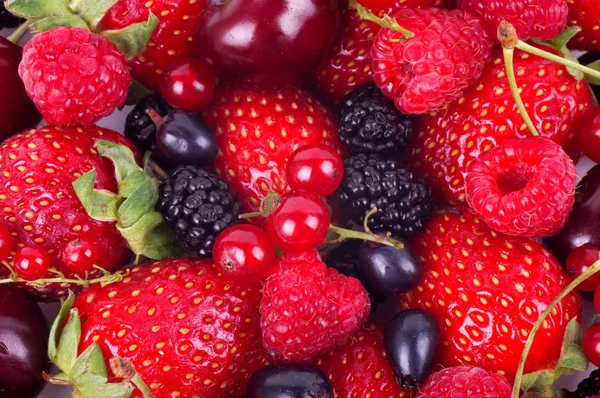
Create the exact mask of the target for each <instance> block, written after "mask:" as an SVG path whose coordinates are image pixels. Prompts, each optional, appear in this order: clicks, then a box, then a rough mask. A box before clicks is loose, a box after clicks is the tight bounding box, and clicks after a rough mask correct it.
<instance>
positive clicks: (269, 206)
mask: <svg viewBox="0 0 600 398" xmlns="http://www.w3.org/2000/svg"><path fill="white" fill-rule="evenodd" d="M278 201H279V194H278V193H277V192H274V191H269V193H268V194H267V196H265V197H264V199H263V200H262V201H261V202H260V213H261V214H262V215H263V216H264V217H267V216H268V215H269V214H271V212H272V211H273V209H274V208H275V206H276V205H277V202H278Z"/></svg>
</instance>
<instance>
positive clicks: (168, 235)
mask: <svg viewBox="0 0 600 398" xmlns="http://www.w3.org/2000/svg"><path fill="white" fill-rule="evenodd" d="M182 252H183V250H182V248H180V247H179V246H178V243H177V241H176V239H175V235H174V234H173V230H172V229H171V228H169V227H168V226H167V225H166V224H164V223H163V224H161V225H159V226H158V227H156V228H154V229H153V230H152V231H150V233H149V234H148V237H147V244H146V249H145V250H144V256H146V257H148V258H151V259H153V260H162V259H164V258H168V257H176V256H178V255H179V254H181V253H182Z"/></svg>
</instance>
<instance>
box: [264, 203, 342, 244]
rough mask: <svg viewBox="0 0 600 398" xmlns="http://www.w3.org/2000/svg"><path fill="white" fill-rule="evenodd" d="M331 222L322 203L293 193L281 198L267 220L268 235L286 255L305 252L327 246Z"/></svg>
mask: <svg viewBox="0 0 600 398" xmlns="http://www.w3.org/2000/svg"><path fill="white" fill-rule="evenodd" d="M330 222H331V220H330V218H329V212H328V211H327V206H325V203H323V201H322V200H321V199H319V198H318V197H316V196H314V195H311V194H309V193H304V192H290V193H286V194H283V195H281V197H280V198H279V201H278V203H277V207H276V208H275V210H273V211H272V212H271V214H269V217H267V233H268V234H269V236H270V237H271V240H272V241H273V243H274V244H275V246H276V247H278V248H279V249H281V250H283V251H284V252H290V251H305V250H310V249H313V248H315V247H317V246H319V245H320V244H322V243H324V242H325V238H326V237H327V231H328V230H329V224H330Z"/></svg>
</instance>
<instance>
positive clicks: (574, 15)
mask: <svg viewBox="0 0 600 398" xmlns="http://www.w3.org/2000/svg"><path fill="white" fill-rule="evenodd" d="M567 3H568V5H569V18H568V21H567V23H568V24H569V25H570V26H579V27H580V28H581V32H579V33H578V34H577V35H576V36H575V37H574V38H573V40H572V41H571V42H570V43H569V47H570V48H574V49H578V50H600V13H598V7H600V1H598V0H568V1H567Z"/></svg>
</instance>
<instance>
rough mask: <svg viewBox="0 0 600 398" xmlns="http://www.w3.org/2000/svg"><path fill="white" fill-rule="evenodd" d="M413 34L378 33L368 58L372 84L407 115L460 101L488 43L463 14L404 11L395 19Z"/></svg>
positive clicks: (478, 24)
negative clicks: (408, 36) (407, 36)
mask: <svg viewBox="0 0 600 398" xmlns="http://www.w3.org/2000/svg"><path fill="white" fill-rule="evenodd" d="M393 16H394V17H395V18H396V20H397V21H398V23H399V24H400V25H401V26H402V27H404V28H405V29H408V30H409V31H411V32H412V33H413V34H414V36H413V37H411V38H409V39H406V40H403V39H404V38H405V37H404V35H403V34H402V33H400V32H398V31H396V30H392V29H382V30H380V31H379V33H378V34H377V37H376V38H375V41H374V42H373V48H372V50H371V56H372V57H373V71H374V79H375V83H377V85H378V86H379V88H381V91H382V92H383V94H385V96H386V97H388V98H391V99H393V100H394V104H395V105H396V108H398V109H399V110H400V111H401V112H403V113H405V114H422V113H426V112H431V111H433V110H436V109H438V108H440V107H442V106H444V105H447V104H449V103H450V102H452V101H454V100H455V99H458V98H459V97H460V96H461V95H462V94H463V93H464V91H465V90H466V89H467V88H468V87H469V86H471V85H472V84H473V83H474V82H475V81H476V80H477V79H478V78H479V76H480V75H481V72H482V71H483V68H484V67H485V65H486V64H487V63H488V61H489V60H490V57H491V53H492V47H493V44H492V40H491V38H490V37H489V36H488V34H487V33H486V32H485V30H484V28H483V26H482V25H481V22H480V21H479V19H478V18H477V17H475V16H474V15H472V14H469V13H467V12H464V11H462V10H453V11H447V10H442V9H439V8H425V9H414V10H411V9H407V10H402V11H399V12H397V13H396V14H394V15H393Z"/></svg>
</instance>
